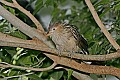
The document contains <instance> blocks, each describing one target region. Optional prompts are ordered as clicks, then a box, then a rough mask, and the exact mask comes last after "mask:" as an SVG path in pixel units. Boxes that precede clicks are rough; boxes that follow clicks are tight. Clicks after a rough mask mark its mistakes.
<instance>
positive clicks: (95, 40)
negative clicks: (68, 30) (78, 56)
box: [0, 0, 120, 80]
mask: <svg viewBox="0 0 120 80" xmlns="http://www.w3.org/2000/svg"><path fill="white" fill-rule="evenodd" d="M8 1H11V0H8ZM91 1H92V3H93V4H94V6H95V9H96V10H97V12H98V14H99V17H100V18H101V20H102V21H103V23H104V24H105V27H106V28H107V30H108V31H109V32H110V33H111V34H112V36H113V37H114V39H115V40H116V41H117V42H118V44H119V45H120V20H119V19H120V11H119V9H120V1H119V0H91ZM18 2H19V4H21V3H22V6H23V7H24V8H26V9H28V10H31V11H30V12H31V13H32V14H33V15H35V16H36V17H37V18H38V19H39V17H41V16H47V15H44V14H43V15H38V13H39V12H40V11H41V10H44V8H47V12H48V13H50V14H49V15H50V17H51V22H55V21H65V22H68V23H69V24H71V25H75V26H77V27H78V29H79V31H80V33H81V34H82V35H83V36H84V37H85V38H86V40H87V41H88V45H89V52H90V54H109V53H111V52H115V49H114V48H113V47H112V46H111V44H110V43H109V42H108V40H107V39H106V37H105V36H104V34H103V33H102V32H101V30H100V29H99V27H98V25H97V24H96V23H95V21H94V19H93V17H92V15H91V13H90V12H89V9H88V7H87V6H86V4H85V2H84V0H29V2H25V3H23V2H24V0H18ZM34 3H35V4H34ZM31 6H34V7H33V9H31ZM4 7H5V8H6V9H7V10H9V11H10V12H11V13H12V14H14V15H16V16H17V17H19V18H20V19H21V20H22V21H24V22H25V23H27V24H29V25H30V26H32V27H35V25H34V24H32V22H31V20H30V19H29V18H28V17H27V16H26V15H25V14H23V13H22V12H20V11H19V10H17V9H14V8H12V7H9V6H5V5H4ZM49 8H51V9H50V10H49ZM40 21H41V23H42V24H45V23H44V22H42V20H40ZM0 31H1V32H3V33H6V34H10V35H12V36H15V37H18V38H22V39H30V38H29V37H28V36H26V35H25V34H23V33H22V32H20V31H19V30H18V29H16V28H15V27H14V26H13V25H11V24H10V23H9V22H8V21H6V20H5V19H4V18H2V19H1V20H0ZM0 62H6V63H10V64H14V65H19V66H26V67H36V68H43V67H48V66H50V65H51V64H52V63H53V62H52V61H51V60H50V59H49V58H47V57H46V56H45V55H43V54H42V52H40V51H35V50H29V49H23V48H13V47H0ZM100 64H102V65H111V66H115V67H120V59H114V60H112V61H107V62H104V63H102V62H101V63H100ZM31 72H32V74H30V75H25V74H28V73H31ZM71 74H72V71H71V70H68V72H67V71H66V70H63V69H61V70H49V71H45V72H33V71H29V70H20V69H14V68H13V69H11V68H7V69H3V68H1V70H0V78H1V79H3V78H4V79H3V80H7V79H9V80H66V79H68V80H73V79H75V78H74V77H73V76H72V75H71ZM17 75H22V76H17ZM12 76H17V77H12Z"/></svg>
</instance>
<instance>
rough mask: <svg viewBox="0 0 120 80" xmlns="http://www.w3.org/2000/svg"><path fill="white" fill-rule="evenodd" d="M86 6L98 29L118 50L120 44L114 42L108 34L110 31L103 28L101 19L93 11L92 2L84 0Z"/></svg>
mask: <svg viewBox="0 0 120 80" xmlns="http://www.w3.org/2000/svg"><path fill="white" fill-rule="evenodd" d="M85 2H86V4H87V6H88V8H89V9H90V11H91V14H92V15H93V18H94V19H95V21H96V23H97V24H98V26H99V27H100V29H101V30H102V32H103V33H104V35H105V36H106V37H107V39H108V40H109V42H110V43H111V44H112V45H113V47H114V48H115V49H116V50H118V49H120V46H119V45H118V44H117V43H116V41H115V40H114V39H113V38H112V36H111V35H110V33H109V32H108V31H107V29H106V28H105V26H104V25H103V23H102V21H101V20H100V18H99V16H98V14H97V12H96V11H95V8H94V7H93V5H92V3H91V1H90V0H85Z"/></svg>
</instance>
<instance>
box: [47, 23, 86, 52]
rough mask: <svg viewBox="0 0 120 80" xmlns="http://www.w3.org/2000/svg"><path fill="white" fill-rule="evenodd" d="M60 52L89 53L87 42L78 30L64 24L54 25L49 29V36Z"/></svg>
mask: <svg viewBox="0 0 120 80" xmlns="http://www.w3.org/2000/svg"><path fill="white" fill-rule="evenodd" d="M47 35H49V36H50V37H51V38H52V40H53V42H54V43H55V45H56V48H57V49H58V50H59V53H61V52H64V51H67V52H70V53H79V52H82V53H83V54H87V53H88V50H87V49H88V44H87V41H86V40H85V39H84V38H83V37H82V36H81V35H80V33H79V32H78V31H77V28H76V27H74V26H72V25H68V24H65V23H64V24H63V23H54V24H53V25H52V26H49V28H48V34H47Z"/></svg>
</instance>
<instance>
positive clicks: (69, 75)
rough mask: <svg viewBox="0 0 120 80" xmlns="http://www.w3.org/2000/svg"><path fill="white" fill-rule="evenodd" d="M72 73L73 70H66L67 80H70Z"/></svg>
mask: <svg viewBox="0 0 120 80" xmlns="http://www.w3.org/2000/svg"><path fill="white" fill-rule="evenodd" d="M72 73H73V70H72V69H68V78H67V80H69V79H70V77H71V75H72Z"/></svg>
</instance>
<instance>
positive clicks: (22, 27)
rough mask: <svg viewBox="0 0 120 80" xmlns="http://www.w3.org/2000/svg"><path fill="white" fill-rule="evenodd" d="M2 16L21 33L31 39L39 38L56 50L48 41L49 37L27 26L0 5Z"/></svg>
mask: <svg viewBox="0 0 120 80" xmlns="http://www.w3.org/2000/svg"><path fill="white" fill-rule="evenodd" d="M0 15H1V16H3V17H4V18H5V19H7V20H8V21H9V22H10V23H11V24H12V25H14V26H15V27H16V28H18V29H19V30H20V31H21V32H23V33H25V34H26V35H28V36H29V37H30V38H38V39H39V40H41V41H42V42H43V43H45V44H46V45H48V46H49V47H51V48H54V46H53V45H52V43H51V41H48V40H47V37H46V36H45V34H42V33H40V32H39V31H38V30H36V29H35V28H32V27H30V26H29V25H27V24H25V23H24V22H23V21H21V20H20V19H19V18H17V17H16V16H14V15H13V14H11V13H10V12H9V11H7V10H6V9H5V8H3V7H2V6H1V5H0Z"/></svg>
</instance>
